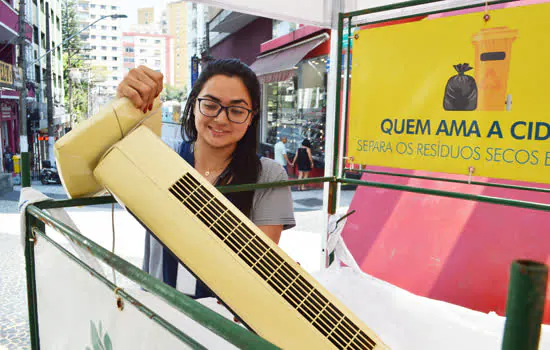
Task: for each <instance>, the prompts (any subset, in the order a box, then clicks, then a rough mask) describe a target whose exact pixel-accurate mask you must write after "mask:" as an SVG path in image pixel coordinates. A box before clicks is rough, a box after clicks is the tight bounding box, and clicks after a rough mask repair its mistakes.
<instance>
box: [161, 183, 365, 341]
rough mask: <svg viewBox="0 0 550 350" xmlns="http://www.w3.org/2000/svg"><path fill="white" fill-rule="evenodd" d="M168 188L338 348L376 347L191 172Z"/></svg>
mask: <svg viewBox="0 0 550 350" xmlns="http://www.w3.org/2000/svg"><path fill="white" fill-rule="evenodd" d="M170 193H172V194H173V195H174V196H175V197H176V198H177V199H178V200H179V201H180V202H181V203H182V204H183V205H184V206H185V207H186V208H187V209H189V210H190V211H191V212H192V213H193V214H194V215H195V216H196V217H197V218H198V219H200V221H202V222H203V223H204V224H205V225H206V226H207V227H208V228H209V229H210V230H211V231H212V232H213V233H214V234H215V235H216V236H218V237H219V238H220V239H221V240H222V242H224V243H225V244H226V245H227V246H228V247H229V248H231V250H233V252H235V253H236V254H237V255H238V256H239V257H240V258H241V259H242V260H243V261H244V262H245V263H246V264H248V266H250V267H251V268H252V269H253V270H254V271H255V272H256V273H257V274H258V275H259V276H260V277H261V278H262V279H263V280H264V281H266V282H267V283H268V284H269V285H270V286H271V287H272V288H273V289H274V290H275V291H276V292H277V293H278V294H280V295H281V296H282V297H283V298H284V299H285V300H286V301H287V302H288V303H289V304H290V305H291V306H292V307H293V308H294V309H296V310H297V311H298V312H299V313H300V314H301V315H302V316H303V317H304V318H305V319H306V320H307V321H308V322H309V323H311V324H312V325H313V326H314V327H315V328H317V329H318V330H319V332H321V334H322V335H323V336H325V337H326V338H328V339H329V340H330V341H331V342H332V343H333V344H334V345H335V346H336V348H338V349H374V347H375V346H376V343H375V342H374V340H372V339H371V338H370V337H369V336H368V335H367V334H365V332H364V331H362V330H361V329H360V328H359V327H358V326H357V325H355V324H354V323H353V322H352V321H351V320H350V319H349V318H348V317H346V316H345V315H344V314H343V313H342V312H341V311H340V310H338V308H337V307H336V306H335V305H333V304H332V303H331V302H330V301H328V300H327V299H326V298H325V297H324V296H323V295H322V294H321V293H320V292H319V291H318V290H317V289H315V288H314V287H313V286H312V285H311V284H310V283H309V282H308V281H307V280H306V279H305V278H303V277H302V276H301V275H300V274H299V273H298V271H296V270H295V269H294V268H293V267H292V266H291V265H290V264H288V263H287V262H286V261H285V260H284V259H283V258H281V257H280V256H279V255H278V254H277V252H276V251H274V250H273V249H271V248H270V247H269V246H268V245H267V244H266V243H264V242H263V241H262V239H261V238H259V237H258V236H257V235H256V233H254V231H252V230H251V229H250V228H249V227H247V226H246V224H244V223H243V222H242V221H240V220H239V219H238V218H237V216H235V215H234V214H233V213H231V211H229V209H228V208H227V207H226V206H225V205H223V204H222V203H221V202H220V201H219V200H218V199H216V197H215V196H214V195H213V194H212V193H210V192H209V191H208V190H207V189H206V188H205V187H204V186H202V185H201V184H200V183H199V182H198V181H197V179H195V178H194V177H193V176H192V175H190V174H189V173H187V174H185V175H184V176H183V177H182V178H181V179H179V180H178V181H177V182H176V183H175V184H174V185H173V186H172V187H170Z"/></svg>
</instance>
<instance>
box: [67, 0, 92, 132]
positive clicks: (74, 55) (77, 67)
mask: <svg viewBox="0 0 550 350" xmlns="http://www.w3.org/2000/svg"><path fill="white" fill-rule="evenodd" d="M76 6H77V2H76V1H75V0H63V4H62V7H61V18H62V21H61V24H62V30H63V36H64V37H66V38H68V37H70V36H72V35H75V34H77V33H78V32H79V31H80V25H79V23H78V17H77V16H78V14H77V11H76ZM83 50H84V47H83V44H82V41H81V40H80V36H79V35H75V36H74V37H73V38H72V39H71V40H68V41H66V42H63V79H64V81H65V84H64V86H65V105H66V106H67V111H68V113H69V118H70V125H71V127H72V126H73V122H78V121H80V120H81V119H82V118H83V117H84V116H85V115H87V111H88V84H89V81H86V80H85V79H83V78H82V76H83V74H84V72H85V71H86V69H87V68H86V67H85V65H84V62H83V60H82V58H81V54H82V52H83Z"/></svg>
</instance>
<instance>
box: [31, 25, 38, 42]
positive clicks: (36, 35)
mask: <svg viewBox="0 0 550 350" xmlns="http://www.w3.org/2000/svg"><path fill="white" fill-rule="evenodd" d="M33 27H34V28H33V30H32V36H33V41H34V43H35V44H37V45H38V27H37V26H33Z"/></svg>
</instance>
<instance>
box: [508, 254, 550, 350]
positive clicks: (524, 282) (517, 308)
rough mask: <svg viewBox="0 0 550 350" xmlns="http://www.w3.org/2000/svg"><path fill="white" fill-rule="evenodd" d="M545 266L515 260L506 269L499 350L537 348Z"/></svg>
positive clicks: (543, 296) (546, 279) (544, 283)
mask: <svg viewBox="0 0 550 350" xmlns="http://www.w3.org/2000/svg"><path fill="white" fill-rule="evenodd" d="M547 281H548V266H546V265H544V264H542V263H538V262H535V261H528V260H518V261H514V262H513V263H512V266H511V268H510V284H509V288H508V300H507V303H506V324H505V326H504V338H503V341H502V350H520V349H521V350H536V349H538V348H539V340H540V331H541V324H542V317H543V314H544V302H545V299H546V284H547Z"/></svg>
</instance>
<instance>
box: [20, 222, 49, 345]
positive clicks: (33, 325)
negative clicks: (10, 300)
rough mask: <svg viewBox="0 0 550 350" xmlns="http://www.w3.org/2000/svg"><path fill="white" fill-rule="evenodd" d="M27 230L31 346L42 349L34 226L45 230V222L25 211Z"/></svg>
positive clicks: (26, 265) (26, 266)
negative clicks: (39, 327)
mask: <svg viewBox="0 0 550 350" xmlns="http://www.w3.org/2000/svg"><path fill="white" fill-rule="evenodd" d="M25 221H26V226H27V227H26V232H25V268H26V271H27V305H28V311H29V331H30V336H31V348H32V349H33V350H38V349H40V333H39V329H38V301H37V296H36V276H35V273H36V270H35V264H34V244H35V240H36V237H34V234H33V232H32V228H33V227H36V228H39V229H40V230H45V225H44V223H42V222H40V221H39V220H38V219H36V218H35V217H33V216H32V215H30V214H29V213H28V212H26V213H25Z"/></svg>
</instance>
